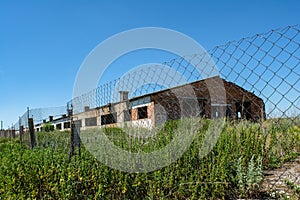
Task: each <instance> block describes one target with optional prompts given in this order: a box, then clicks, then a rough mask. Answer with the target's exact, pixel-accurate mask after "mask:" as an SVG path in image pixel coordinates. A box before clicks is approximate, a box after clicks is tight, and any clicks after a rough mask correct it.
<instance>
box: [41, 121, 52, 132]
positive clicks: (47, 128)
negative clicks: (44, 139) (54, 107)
mask: <svg viewBox="0 0 300 200" xmlns="http://www.w3.org/2000/svg"><path fill="white" fill-rule="evenodd" d="M42 129H43V131H45V132H50V131H54V126H53V125H52V124H51V123H45V124H44V125H43V127H42Z"/></svg>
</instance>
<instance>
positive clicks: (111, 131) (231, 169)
mask: <svg viewBox="0 0 300 200" xmlns="http://www.w3.org/2000/svg"><path fill="white" fill-rule="evenodd" d="M297 120H298V119H295V120H289V119H283V120H268V121H266V122H264V124H258V123H252V122H248V121H240V122H230V121H228V122H226V123H225V125H224V127H223V129H222V133H221V134H220V136H219V138H218V141H217V143H216V145H215V146H214V148H213V150H212V151H211V152H210V153H209V154H208V155H207V156H205V157H199V149H200V148H201V145H202V144H203V140H204V134H205V130H207V128H208V127H209V125H210V123H212V121H211V120H205V119H203V120H201V123H200V124H199V126H201V127H200V128H199V130H198V132H197V134H196V136H195V138H194V140H193V142H192V143H191V145H190V147H189V148H188V150H187V151H186V152H185V153H184V154H183V156H181V157H180V158H179V159H178V160H177V161H176V162H174V163H172V164H171V165H169V166H167V167H164V168H162V169H159V170H156V171H153V172H149V173H126V172H122V171H119V170H115V169H112V168H109V167H108V166H106V165H104V164H102V163H100V162H99V161H97V159H95V158H94V157H93V155H91V154H90V153H89V151H87V150H86V149H85V147H84V146H82V147H81V153H80V154H79V153H78V152H77V154H76V155H75V156H74V157H73V158H72V160H71V161H70V162H68V152H69V146H70V144H69V137H70V134H69V133H68V132H58V131H53V132H39V133H36V137H37V144H38V146H37V147H36V148H35V149H34V150H30V149H29V148H28V147H27V145H25V144H24V143H23V144H20V141H19V140H18V139H1V140H0V161H1V165H0V197H1V199H42V198H46V199H187V198H189V199H208V198H211V199H228V198H233V199H236V198H254V197H257V196H258V195H259V194H260V186H261V182H262V180H263V170H264V169H270V168H276V167H279V166H280V165H282V164H283V163H284V162H287V161H291V160H293V159H294V158H296V157H297V156H299V152H300V123H299V120H298V121H297ZM176 128H177V122H176V121H173V122H169V123H167V124H166V126H165V127H164V128H163V129H161V130H160V132H159V133H158V135H157V136H155V137H157V140H154V139H153V137H149V138H144V139H141V138H138V139H136V140H135V139H134V138H130V139H128V138H129V137H128V135H126V133H125V131H124V129H119V128H107V129H105V131H104V132H105V134H106V135H107V136H108V138H110V140H112V141H113V142H114V144H115V145H118V146H119V147H120V148H123V149H126V150H130V151H133V152H136V151H137V149H142V151H144V152H149V151H153V150H155V149H159V148H162V147H164V146H165V145H167V144H168V143H169V142H170V141H171V140H172V137H173V135H172V134H173V132H174V129H176ZM83 134H84V133H83ZM146 142H148V143H147V145H144V144H145V143H146ZM289 184H290V186H291V187H293V188H297V187H298V186H295V185H293V184H292V183H289ZM297 191H298V189H297Z"/></svg>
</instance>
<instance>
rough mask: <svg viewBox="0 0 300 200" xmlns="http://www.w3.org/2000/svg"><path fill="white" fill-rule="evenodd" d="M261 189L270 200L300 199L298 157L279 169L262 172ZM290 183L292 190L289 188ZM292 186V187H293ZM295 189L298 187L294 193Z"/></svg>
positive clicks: (299, 159) (299, 165)
mask: <svg viewBox="0 0 300 200" xmlns="http://www.w3.org/2000/svg"><path fill="white" fill-rule="evenodd" d="M264 175H265V177H264V181H263V184H262V189H263V191H265V192H266V193H268V194H269V195H270V197H272V198H279V199H300V193H299V190H300V156H299V157H298V158H297V159H295V160H294V161H293V162H288V163H285V164H284V165H283V166H282V167H281V168H279V169H275V170H269V171H265V172H264ZM287 182H289V183H292V185H293V186H294V188H291V184H287ZM293 186H292V187H293ZM295 187H298V192H296V190H295Z"/></svg>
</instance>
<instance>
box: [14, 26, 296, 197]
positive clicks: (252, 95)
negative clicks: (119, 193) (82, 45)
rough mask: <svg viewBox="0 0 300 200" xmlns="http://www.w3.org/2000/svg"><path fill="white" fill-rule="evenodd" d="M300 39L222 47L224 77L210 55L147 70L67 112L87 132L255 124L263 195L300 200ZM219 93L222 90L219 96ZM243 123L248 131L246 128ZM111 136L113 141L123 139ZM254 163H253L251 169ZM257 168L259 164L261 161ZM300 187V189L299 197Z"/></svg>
mask: <svg viewBox="0 0 300 200" xmlns="http://www.w3.org/2000/svg"><path fill="white" fill-rule="evenodd" d="M299 33H300V29H299V26H288V27H285V28H280V29H274V30H271V31H268V32H266V33H261V34H256V35H253V36H251V37H245V38H242V39H240V40H236V41H231V42H228V43H227V44H225V45H221V46H216V47H215V48H213V49H212V50H210V51H208V54H209V55H210V56H211V58H212V59H213V61H214V63H215V65H216V68H217V69H218V70H215V69H214V68H213V67H212V66H211V64H210V63H209V62H207V60H206V59H207V55H206V54H201V55H199V54H195V55H187V56H185V57H179V58H175V59H173V60H171V61H169V62H166V63H162V64H161V65H149V66H144V67H142V68H138V69H135V70H133V71H131V72H130V73H128V74H125V75H124V76H123V77H120V78H119V79H116V80H113V81H111V82H109V83H107V84H104V85H101V86H99V87H98V88H96V89H94V90H93V91H90V92H89V93H87V94H84V95H82V96H79V97H76V98H74V99H72V101H70V102H68V105H67V107H68V108H69V109H73V118H74V120H75V121H80V126H81V127H82V128H84V129H85V128H88V127H99V126H104V127H107V126H112V127H121V128H126V127H127V126H126V127H125V126H124V124H126V125H128V126H140V127H143V128H153V127H155V126H156V125H159V124H161V123H163V122H166V121H169V120H176V119H180V118H182V117H190V116H193V117H200V118H220V117H227V118H229V119H233V121H231V122H230V123H233V124H234V125H233V126H234V127H235V128H236V129H237V130H240V129H241V130H243V131H244V128H245V127H246V128H250V129H251V128H252V125H249V124H254V125H253V127H255V126H256V124H258V129H255V131H258V132H260V133H261V134H262V135H263V137H264V141H265V143H264V145H265V146H264V150H265V151H266V152H265V153H262V156H266V157H265V158H261V159H262V161H261V162H262V163H264V164H265V163H267V165H268V168H266V169H264V170H265V171H263V173H264V181H263V183H262V189H263V190H266V191H275V192H276V191H277V192H278V191H279V190H280V191H279V193H280V192H281V191H283V192H282V193H285V195H294V196H296V197H299V185H300V174H299V159H298V160H297V159H296V161H295V160H293V159H295V158H296V157H297V155H299V151H300V145H299V134H300V132H299V130H300V119H299V117H300V116H299V115H300V34H299ZM199 69H200V70H199ZM210 81H212V82H213V84H212V85H216V83H217V87H212V88H208V85H209V84H211V83H210ZM218 84H219V85H218ZM220 85H221V86H222V87H223V88H224V89H223V90H220ZM190 89H192V90H191V91H192V94H190V93H189V91H190ZM213 91H215V93H222V92H223V93H224V94H225V96H226V99H225V100H222V99H212V98H211V97H210V95H212V92H213ZM153 102H154V103H153ZM67 107H60V108H58V109H57V112H55V113H54V109H50V110H47V109H40V110H31V113H30V115H33V118H34V119H35V120H39V121H40V120H42V119H45V118H47V117H48V116H49V115H56V113H58V115H61V114H62V113H65V112H66V110H67ZM195 108H197V109H195ZM55 110H56V109H55ZM195 110H196V111H195ZM48 111H49V112H48ZM93 112H94V113H95V114H93ZM32 113H33V114H32ZM86 113H89V114H86ZM24 115H25V114H24ZM243 119H245V120H248V121H247V122H244V121H243ZM235 120H236V121H235ZM239 120H241V121H242V122H240V123H243V126H245V127H244V128H243V127H240V126H242V125H240V124H239V123H238V122H237V121H239ZM21 123H22V124H24V125H25V126H26V116H23V117H22V120H21ZM235 123H237V124H235ZM247 123H248V124H247ZM18 124H19V122H18V123H16V125H15V127H18ZM245 124H246V125H245ZM255 131H254V132H253V133H255ZM107 134H108V136H109V137H110V139H112V140H114V137H116V136H114V134H111V133H107ZM245 134H246V132H245ZM241 137H242V136H241ZM253 137H256V136H253ZM257 137H258V136H257ZM259 137H260V136H259ZM117 142H120V138H118V141H117ZM131 142H132V141H131ZM122 145H123V147H124V144H122ZM125 146H126V145H125ZM129 147H130V148H135V147H134V146H133V145H132V144H131V143H130V145H129ZM241 148H242V147H241ZM130 150H132V151H134V149H130ZM291 158H293V159H291ZM238 159H239V158H236V160H238ZM251 159H252V158H251V157H248V161H250V160H251ZM274 159H275V160H274ZM185 161H186V162H190V161H187V160H185ZM287 161H289V162H290V163H288V164H286V165H284V166H283V168H280V169H279V170H277V171H272V170H270V169H273V168H276V163H280V164H282V163H286V162H287ZM243 162H245V161H242V160H240V163H239V162H238V163H237V166H240V167H241V166H243ZM251 162H252V161H251ZM253 162H254V161H253ZM255 162H257V163H259V159H257V160H256V161H255ZM277 167H278V166H277ZM238 169H239V168H238ZM248 171H249V168H248ZM244 173H246V172H244ZM186 175H187V174H186ZM248 175H249V174H248ZM248 175H247V174H246V175H245V174H244V175H243V176H242V177H240V179H241V180H240V179H239V182H238V183H239V185H238V186H236V185H230V183H226V184H229V186H228V188H229V189H232V190H235V189H234V188H238V189H240V190H241V191H242V192H244V193H247V188H248V186H249V183H248V182H247V181H249V180H243V179H244V178H243V177H245V176H248ZM249 176H250V175H249ZM238 178H239V177H238ZM238 178H237V179H238ZM184 180H185V181H186V180H187V179H184ZM243 181H244V182H246V183H243ZM186 182H187V181H186ZM196 182H197V181H196ZM191 183H192V182H188V183H186V184H184V183H181V184H178V185H176V186H174V187H171V188H169V189H168V190H166V191H165V197H176V195H175V193H176V190H177V189H174V188H177V187H178V188H179V189H180V188H181V189H182V188H184V189H187V191H189V190H190V189H191V188H190V186H191V185H192V184H191ZM195 184H196V185H197V187H199V185H201V184H199V182H198V183H195V182H194V185H195ZM220 184H222V183H220ZM247 184H248V185H247ZM295 185H296V186H295ZM294 186H295V187H296V188H297V187H298V189H293V187H294ZM207 187H208V188H210V189H212V188H211V186H207ZM216 187H217V186H216ZM249 187H250V186H249ZM251 187H252V186H251ZM295 187H294V188H295ZM278 188H280V189H278ZM252 189H253V188H252ZM143 195H145V194H143ZM172 195H175V196H172ZM248 195H249V194H248ZM270 195H272V194H270ZM273 195H274V194H273ZM275 195H281V193H280V194H277V193H276V194H275ZM246 196H247V195H246ZM250 196H251V194H250ZM254 196H255V195H254ZM182 198H188V196H182Z"/></svg>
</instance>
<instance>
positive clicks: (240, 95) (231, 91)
mask: <svg viewBox="0 0 300 200" xmlns="http://www.w3.org/2000/svg"><path fill="white" fill-rule="evenodd" d="M73 117H74V120H75V121H77V122H78V123H79V124H80V127H82V128H83V129H85V128H89V127H106V126H109V127H111V126H118V127H123V126H143V127H148V128H151V127H154V126H156V125H158V124H161V123H163V122H165V121H167V120H172V119H180V118H183V117H204V118H220V117H227V118H231V119H247V120H253V121H257V120H259V119H264V118H265V105H264V102H263V100H262V99H261V98H259V97H258V96H256V95H254V94H253V93H251V92H249V91H247V90H245V89H243V88H242V87H240V86H238V85H236V84H234V83H232V82H228V81H226V80H224V79H222V78H220V77H217V76H216V77H212V78H208V79H203V80H200V81H195V82H192V83H189V84H186V85H181V86H177V87H174V88H170V89H166V90H162V91H158V92H153V93H150V94H146V95H143V96H139V97H135V98H132V99H128V92H126V91H122V92H120V101H119V102H116V103H110V104H108V105H105V106H101V107H97V108H93V109H90V108H89V107H85V109H84V112H81V113H78V114H75V115H74V116H73Z"/></svg>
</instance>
